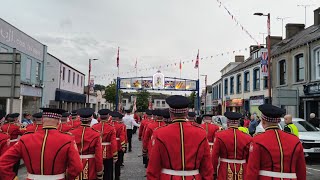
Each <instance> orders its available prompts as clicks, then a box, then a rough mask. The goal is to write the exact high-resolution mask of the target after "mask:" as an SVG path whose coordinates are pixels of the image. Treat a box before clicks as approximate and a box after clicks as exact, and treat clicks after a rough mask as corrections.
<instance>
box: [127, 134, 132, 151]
mask: <svg viewBox="0 0 320 180" xmlns="http://www.w3.org/2000/svg"><path fill="white" fill-rule="evenodd" d="M127 137H128V143H129V148H128V149H129V151H131V149H132V144H131V142H132V141H131V140H132V129H127Z"/></svg>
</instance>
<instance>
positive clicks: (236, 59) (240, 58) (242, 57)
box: [234, 55, 244, 63]
mask: <svg viewBox="0 0 320 180" xmlns="http://www.w3.org/2000/svg"><path fill="white" fill-rule="evenodd" d="M234 62H239V63H242V62H244V56H243V55H237V56H235V57H234Z"/></svg>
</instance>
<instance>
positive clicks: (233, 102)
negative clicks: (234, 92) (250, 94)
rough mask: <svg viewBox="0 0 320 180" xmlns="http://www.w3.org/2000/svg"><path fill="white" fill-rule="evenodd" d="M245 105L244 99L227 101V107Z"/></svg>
mask: <svg viewBox="0 0 320 180" xmlns="http://www.w3.org/2000/svg"><path fill="white" fill-rule="evenodd" d="M242 105H243V101H242V99H231V100H227V101H226V106H227V107H231V106H232V107H241V106H242Z"/></svg>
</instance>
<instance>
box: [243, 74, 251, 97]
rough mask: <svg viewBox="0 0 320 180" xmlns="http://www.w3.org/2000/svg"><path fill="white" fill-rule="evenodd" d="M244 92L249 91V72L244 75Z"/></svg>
mask: <svg viewBox="0 0 320 180" xmlns="http://www.w3.org/2000/svg"><path fill="white" fill-rule="evenodd" d="M243 84H244V91H245V92H249V91H250V72H249V71H247V72H245V73H244V83H243Z"/></svg>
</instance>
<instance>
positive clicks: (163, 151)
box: [0, 95, 306, 180]
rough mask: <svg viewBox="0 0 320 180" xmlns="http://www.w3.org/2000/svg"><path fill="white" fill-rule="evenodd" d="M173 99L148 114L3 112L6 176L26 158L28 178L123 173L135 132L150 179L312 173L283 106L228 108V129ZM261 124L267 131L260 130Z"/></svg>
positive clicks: (0, 148) (109, 177)
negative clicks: (248, 110) (250, 110)
mask: <svg viewBox="0 0 320 180" xmlns="http://www.w3.org/2000/svg"><path fill="white" fill-rule="evenodd" d="M166 102H167V104H168V105H169V106H170V108H169V109H165V110H146V111H145V113H144V114H143V115H142V117H141V118H140V117H139V116H138V115H137V114H132V113H131V111H129V110H128V111H126V112H125V113H120V112H116V111H110V110H108V109H101V110H99V111H98V116H97V117H94V116H95V112H94V110H93V109H91V108H82V109H79V110H76V111H72V112H71V113H68V112H66V111H64V110H62V109H52V108H42V112H41V113H36V114H34V115H32V117H33V118H31V117H30V116H31V115H30V114H24V115H23V116H24V118H23V120H22V121H21V123H19V120H18V118H19V114H18V113H12V114H8V115H6V114H5V112H1V113H0V120H2V121H3V122H4V123H2V124H1V128H0V129H1V133H0V180H7V179H8V180H9V179H10V180H11V179H14V178H16V177H17V175H18V170H19V166H20V160H21V159H23V162H24V164H25V166H26V169H27V172H28V174H27V178H28V179H37V180H38V179H39V180H42V179H79V180H83V179H105V180H113V179H115V180H118V179H120V177H121V166H124V164H123V163H124V154H125V153H130V152H131V151H132V135H133V134H135V132H136V131H138V138H139V140H140V141H142V143H141V144H142V145H141V149H142V155H143V158H142V162H143V164H144V166H145V168H146V178H147V179H148V180H159V179H163V180H167V179H168V180H169V179H172V180H174V179H183V180H188V179H195V180H196V179H199V180H200V179H202V180H212V179H219V180H225V179H228V180H229V179H230V180H238V179H248V180H256V179H299V180H305V179H306V164H305V159H304V153H303V147H302V144H301V142H300V140H299V138H298V137H297V136H298V134H297V129H296V127H295V126H294V125H293V124H292V116H290V115H286V116H285V117H284V119H285V123H286V124H287V125H286V126H285V128H284V131H282V130H280V129H279V126H278V123H279V122H280V117H282V116H283V115H284V113H285V111H284V110H283V109H281V108H278V107H275V106H273V105H270V104H265V105H261V106H260V107H259V110H260V111H261V112H262V114H261V117H258V116H256V115H251V116H250V120H249V119H248V118H242V117H243V116H242V114H240V113H236V112H226V113H225V114H224V115H225V117H227V119H228V123H227V124H228V128H226V129H223V128H222V127H221V126H219V125H217V124H214V123H213V122H212V117H213V115H212V114H204V115H202V116H201V117H199V116H196V113H194V112H189V108H188V105H189V100H188V99H187V98H186V97H184V96H179V95H174V96H170V97H168V98H167V99H166ZM31 119H32V120H31ZM93 119H94V120H95V121H94V120H93ZM140 119H141V121H140ZM259 123H261V124H262V126H263V128H264V129H265V132H264V133H260V134H256V133H255V130H256V127H257V126H258V124H259ZM251 135H252V136H253V137H252V136H251Z"/></svg>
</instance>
